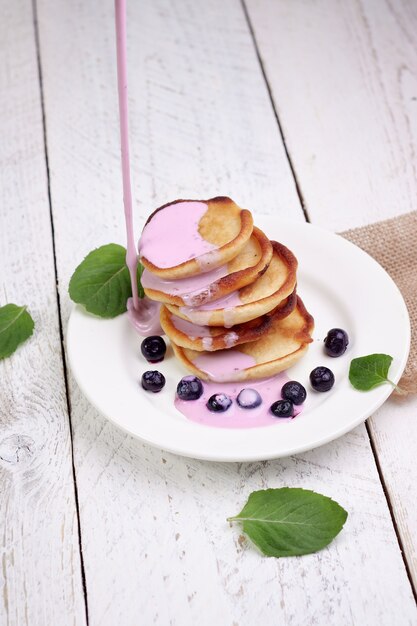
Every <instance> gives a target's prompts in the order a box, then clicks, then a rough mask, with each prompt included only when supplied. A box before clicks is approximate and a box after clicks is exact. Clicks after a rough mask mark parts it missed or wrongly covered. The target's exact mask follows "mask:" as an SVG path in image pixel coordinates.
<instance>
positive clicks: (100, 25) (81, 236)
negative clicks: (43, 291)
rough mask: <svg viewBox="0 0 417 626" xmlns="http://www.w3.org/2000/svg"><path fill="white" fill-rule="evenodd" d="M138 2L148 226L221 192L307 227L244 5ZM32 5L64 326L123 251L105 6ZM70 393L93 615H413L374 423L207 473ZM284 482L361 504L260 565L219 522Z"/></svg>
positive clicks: (139, 175) (384, 620) (360, 619)
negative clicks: (175, 202)
mask: <svg viewBox="0 0 417 626" xmlns="http://www.w3.org/2000/svg"><path fill="white" fill-rule="evenodd" d="M129 10H130V14H129V33H130V41H129V55H130V59H132V63H131V69H130V74H131V92H130V104H131V113H132V115H131V117H132V123H131V134H132V144H133V150H132V152H133V178H134V196H135V198H136V206H137V213H138V215H139V216H140V217H138V219H137V223H138V225H139V224H140V222H141V219H143V217H144V216H145V215H146V214H147V213H148V212H149V211H150V210H151V209H152V208H154V207H155V206H157V205H158V204H160V203H162V202H164V201H166V199H167V198H175V197H179V196H196V195H197V196H200V197H204V196H210V195H214V194H217V193H226V194H230V195H231V196H232V197H234V198H235V199H236V200H237V201H238V202H240V203H242V204H243V205H247V206H249V207H250V208H251V209H253V210H254V212H255V213H257V212H258V213H260V212H268V213H272V212H275V213H276V214H281V215H285V216H288V215H292V216H293V218H294V219H303V215H302V212H301V209H300V205H299V202H298V198H297V195H296V193H295V189H294V184H293V181H292V178H291V174H290V170H289V167H288V164H287V162H286V160H285V154H284V150H283V146H282V142H281V139H280V135H279V132H278V128H277V125H276V121H275V119H274V115H273V111H272V109H271V105H270V102H269V100H268V94H267V90H266V87H265V84H264V82H263V79H262V75H261V72H260V68H259V65H258V62H257V59H256V55H255V51H254V48H253V43H252V40H251V37H250V33H249V30H248V27H247V24H246V21H245V17H244V14H243V11H242V9H241V6H240V4H239V3H238V2H233V3H227V4H225V3H222V2H220V0H211V1H210V2H204V3H202V2H199V3H198V4H196V3H191V2H162V1H157V2H152V3H150V2H148V3H141V4H134V3H131V4H130V7H129ZM39 13H40V35H41V53H42V66H43V70H44V87H45V99H46V117H47V127H48V147H49V157H50V168H51V183H52V187H51V189H52V203H53V213H54V221H55V231H56V244H57V260H58V273H59V279H60V293H61V298H62V304H63V314H64V318H67V316H68V313H69V302H68V298H67V295H66V288H67V284H68V279H69V277H70V275H71V272H72V270H73V268H74V266H75V265H76V264H77V263H78V262H79V260H80V259H81V258H82V257H83V255H84V254H85V253H86V252H88V251H89V250H90V249H91V248H92V247H94V246H95V245H99V244H101V243H105V242H108V241H110V240H115V241H123V216H122V204H121V184H120V173H119V147H118V131H117V100H116V91H115V85H116V79H115V69H114V68H115V65H114V37H113V21H112V10H111V8H110V7H109V6H108V5H105V4H103V3H99V2H95V3H93V2H91V3H83V4H80V5H76V6H74V5H71V6H69V5H68V3H66V2H65V1H64V0H59V1H55V2H51V0H41V1H40V4H39ZM70 389H71V405H72V419H73V428H74V437H75V467H76V474H77V482H78V489H79V500H80V506H81V525H82V542H83V554H84V560H85V567H86V579H87V596H88V604H89V616H90V623H92V624H114V623H122V624H128V625H130V624H136V623H137V622H138V620H139V619H140V620H141V621H142V622H143V623H144V624H151V623H159V624H166V623H169V622H171V623H173V624H194V623H196V622H198V623H201V624H213V623H216V624H217V623H219V624H233V623H236V624H240V625H242V624H253V623H258V622H259V623H262V622H263V623H266V624H272V623H274V624H275V623H276V624H278V623H286V624H287V623H288V624H303V623H305V624H307V623H317V624H362V623H366V624H387V625H388V624H389V625H391V624H392V623H395V622H396V621H397V620H398V616H401V623H404V624H412V623H415V621H416V619H417V613H416V609H415V605H414V602H413V599H412V594H411V588H410V585H409V582H408V580H407V576H406V572H405V569H404V565H403V562H402V559H401V554H400V551H399V548H398V543H397V539H396V536H395V532H394V529H393V526H392V523H391V519H390V515H389V511H388V507H387V503H386V500H385V497H384V494H383V490H382V487H381V483H380V481H379V478H378V473H377V470H376V467H375V463H374V458H373V455H372V452H371V449H370V445H369V441H368V437H367V433H366V430H365V427H360V428H358V429H356V430H355V431H354V432H352V433H350V434H349V435H347V436H346V437H344V438H343V439H341V440H339V441H337V442H335V443H333V444H331V445H329V446H326V447H324V448H322V449H319V450H316V451H314V452H311V453H308V454H304V455H301V456H298V457H296V458H291V459H287V460H284V461H275V462H271V463H259V464H233V465H221V464H209V463H203V462H199V461H192V460H186V459H181V458H177V457H175V456H172V455H169V454H165V453H163V452H160V451H158V450H154V449H151V448H149V447H147V446H144V445H141V444H140V443H138V442H136V441H134V440H133V439H132V438H130V437H127V436H126V435H124V434H123V433H121V432H119V431H117V430H116V429H115V428H114V427H113V426H111V425H110V424H108V423H107V422H105V421H104V420H103V419H102V418H101V417H100V416H98V415H97V414H96V412H95V411H94V410H93V409H92V408H91V407H90V406H89V405H88V403H87V402H86V401H85V400H84V399H83V398H82V396H81V394H80V392H79V391H78V389H77V388H76V385H75V384H74V383H73V382H72V381H71V385H70ZM284 484H287V485H292V486H293V485H297V486H304V487H308V488H313V489H316V490H318V491H321V492H324V493H326V494H328V495H331V496H332V497H334V498H336V499H337V500H338V501H340V502H341V503H342V504H343V505H344V506H345V507H346V508H347V509H348V510H349V511H350V518H349V522H348V524H347V526H346V530H345V531H344V533H343V534H342V535H341V536H340V537H339V538H338V540H337V541H336V542H335V543H334V544H333V545H332V546H331V547H329V548H328V549H327V550H325V551H323V552H322V553H320V554H318V555H313V556H309V557H304V558H302V559H288V560H267V559H262V558H260V557H259V556H258V554H257V553H256V552H254V551H253V550H252V549H251V548H249V547H248V546H247V545H246V544H245V543H244V542H241V541H240V539H239V530H238V529H237V528H233V529H230V528H229V527H228V525H227V524H226V523H225V518H226V517H227V515H229V514H230V512H234V511H237V510H239V508H240V507H241V505H242V504H243V502H244V501H245V500H246V497H247V495H248V494H249V492H250V491H251V490H252V489H255V488H259V487H265V486H279V485H284Z"/></svg>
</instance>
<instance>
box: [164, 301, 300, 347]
mask: <svg viewBox="0 0 417 626" xmlns="http://www.w3.org/2000/svg"><path fill="white" fill-rule="evenodd" d="M296 302H297V296H296V295H295V292H294V293H292V294H291V295H290V296H289V297H288V298H286V300H284V301H283V302H282V303H281V304H280V305H279V306H278V307H277V308H276V309H274V310H273V311H271V312H270V313H267V314H266V315H262V316H261V317H258V318H257V319H255V320H252V321H250V322H245V323H244V324H238V325H237V326H233V327H232V328H231V329H227V328H223V327H221V326H211V327H210V326H197V325H196V324H193V323H192V322H187V321H185V320H183V319H181V318H180V317H176V316H175V315H173V314H172V313H171V311H169V309H167V307H165V306H163V307H162V308H161V313H160V322H161V326H162V328H163V331H164V333H165V334H166V335H167V336H168V337H169V339H170V340H171V341H173V342H174V343H175V344H176V345H177V346H181V347H182V348H188V349H190V350H197V351H199V352H201V351H203V350H206V351H208V352H213V351H215V350H226V349H228V348H231V347H233V346H237V345H239V344H241V343H247V342H249V341H256V340H257V339H259V338H260V337H261V336H262V335H263V334H264V333H266V332H268V330H269V329H270V327H271V324H272V322H273V320H277V319H283V318H284V317H287V316H288V315H289V314H290V313H291V312H292V311H293V310H294V308H295V305H296Z"/></svg>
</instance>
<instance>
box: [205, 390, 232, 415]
mask: <svg viewBox="0 0 417 626" xmlns="http://www.w3.org/2000/svg"><path fill="white" fill-rule="evenodd" d="M206 406H207V408H208V410H209V411H212V412H213V413H224V411H227V409H229V408H230V407H231V406H232V398H231V397H230V396H227V395H226V394H225V393H215V394H214V395H213V396H211V397H210V398H209V399H208V401H207V405H206Z"/></svg>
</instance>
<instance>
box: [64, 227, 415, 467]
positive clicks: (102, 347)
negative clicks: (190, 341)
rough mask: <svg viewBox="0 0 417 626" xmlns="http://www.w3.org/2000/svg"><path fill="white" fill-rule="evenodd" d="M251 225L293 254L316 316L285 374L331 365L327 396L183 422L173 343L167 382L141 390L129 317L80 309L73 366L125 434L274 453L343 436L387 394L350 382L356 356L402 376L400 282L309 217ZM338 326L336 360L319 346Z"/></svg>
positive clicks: (405, 322) (247, 457) (303, 376)
mask: <svg viewBox="0 0 417 626" xmlns="http://www.w3.org/2000/svg"><path fill="white" fill-rule="evenodd" d="M256 222H257V224H258V225H259V226H260V227H261V228H262V229H263V230H264V231H265V232H266V233H267V234H268V235H269V237H270V238H271V239H276V240H278V241H280V242H282V243H284V244H285V245H287V246H288V247H289V248H290V249H291V250H292V251H293V252H294V253H295V255H296V256H297V258H298V262H299V271H298V293H299V294H300V295H301V297H302V299H303V301H304V303H305V305H306V307H307V309H308V310H309V311H310V312H311V314H312V315H313V316H314V319H315V331H314V335H313V336H314V342H313V343H312V344H311V346H310V349H309V351H308V353H307V355H306V356H305V357H304V358H303V359H302V360H301V361H300V362H299V363H298V364H297V365H296V366H295V367H293V368H291V369H290V370H288V375H289V376H290V378H291V379H295V380H298V381H300V382H301V383H303V384H304V385H305V387H306V388H307V390H309V389H310V387H309V384H308V376H309V373H310V371H311V370H312V369H313V368H314V367H316V366H318V365H327V366H328V367H330V369H331V370H332V371H333V372H334V374H335V377H336V383H335V386H334V387H333V389H332V390H331V391H330V392H327V393H316V392H313V391H312V390H310V391H309V393H308V397H307V401H306V405H305V409H304V411H303V412H302V413H301V414H300V415H299V416H298V417H296V418H295V419H293V420H291V421H287V420H277V423H276V424H275V423H274V424H273V425H272V426H266V427H262V428H249V429H226V428H211V427H207V426H202V425H199V424H196V423H194V422H191V421H189V420H187V419H186V418H185V417H184V416H183V415H182V414H181V413H179V412H178V411H177V410H176V408H175V406H174V403H173V399H174V394H175V388H176V385H177V382H178V381H179V379H180V378H181V377H182V376H184V375H185V374H186V372H185V370H184V369H183V368H182V366H181V365H180V364H179V363H178V362H177V361H176V359H175V357H174V356H173V354H172V350H171V349H170V348H169V349H168V352H167V356H166V358H165V360H164V362H163V363H158V366H157V368H158V369H159V370H160V371H162V372H163V374H164V375H165V377H166V380H167V384H166V387H165V388H164V390H163V391H162V392H160V393H159V394H151V393H146V392H144V391H143V390H142V389H141V387H140V384H139V383H138V381H139V380H140V377H141V375H142V373H143V372H144V371H145V370H146V369H149V366H148V364H147V363H146V361H145V360H144V358H143V357H142V356H141V354H140V343H141V338H140V337H139V336H138V335H136V333H135V332H134V330H133V329H132V328H131V327H130V325H129V322H128V320H127V317H126V315H122V316H120V317H118V318H116V319H113V320H103V319H99V318H97V317H94V316H92V315H89V314H88V313H85V311H84V310H83V308H82V307H79V306H76V307H74V309H73V311H72V313H71V317H70V321H69V326H68V334H67V350H68V357H69V362H70V365H71V369H72V371H73V373H74V376H75V378H76V380H77V382H78V384H79V386H80V388H81V390H82V391H83V393H84V394H85V395H86V397H87V398H88V399H89V401H90V402H91V403H92V404H93V405H94V406H95V407H96V408H97V409H98V411H99V412H100V413H102V414H103V415H104V416H105V417H107V418H108V419H109V420H111V421H112V422H113V423H114V424H116V425H117V426H119V427H120V428H123V429H124V430H125V431H127V432H128V433H130V434H131V435H134V436H135V437H138V438H139V439H141V440H142V441H146V442H147V443H149V444H151V445H154V446H157V447H159V448H163V449H165V450H169V451H171V452H175V453H177V454H181V455H184V456H190V457H194V458H199V459H208V460H213V461H214V460H216V461H253V460H261V459H273V458H278V457H283V456H288V455H290V454H294V453H296V452H302V451H304V450H310V449H312V448H315V447H317V446H319V445H321V444H324V443H326V442H328V441H331V440H333V439H336V438H337V437H340V436H341V435H343V434H344V433H346V432H348V431H349V430H351V429H352V428H354V427H355V426H357V425H358V424H360V423H361V422H363V421H364V420H365V419H366V418H367V417H369V415H371V414H372V413H373V412H374V411H375V410H376V409H377V408H378V407H379V406H380V405H381V404H382V403H383V402H384V401H385V400H386V398H387V397H388V396H389V395H390V393H391V391H392V388H391V386H390V385H388V384H386V385H382V386H380V387H378V388H376V389H374V390H372V391H369V392H359V391H356V390H355V389H353V388H352V387H351V385H350V383H349V381H348V370H349V364H350V361H351V359H352V358H354V357H357V356H363V355H366V354H372V353H375V352H383V353H385V354H390V355H391V356H393V357H394V360H393V363H392V365H391V369H390V378H391V380H393V381H394V382H398V380H399V378H400V376H401V373H402V371H403V369H404V367H405V364H406V361H407V356H408V351H409V346H410V322H409V317H408V313H407V309H406V306H405V304H404V301H403V299H402V296H401V294H400V292H399V290H398V288H397V287H396V285H395V284H394V282H393V281H392V280H391V278H390V277H389V276H388V275H387V274H386V272H385V271H384V270H383V269H382V268H381V266H380V265H378V264H377V263H376V262H375V261H374V260H373V259H372V258H371V257H369V256H368V255H367V254H365V253H364V252H363V251H362V250H360V249H359V248H357V247H356V246H354V245H352V244H351V243H349V242H348V241H346V240H345V239H343V238H342V237H339V236H337V235H334V234H333V233H330V232H327V231H325V230H322V229H319V228H317V227H315V226H311V225H310V224H305V223H290V222H283V221H280V220H278V219H277V218H271V217H260V218H257V220H256ZM335 327H340V328H344V329H345V330H346V331H347V332H348V334H349V337H350V344H349V347H348V350H347V351H346V353H345V354H344V355H343V356H342V357H339V358H336V359H332V358H330V357H328V356H326V355H325V354H324V352H323V339H324V337H325V336H326V333H327V331H328V330H329V329H330V328H335Z"/></svg>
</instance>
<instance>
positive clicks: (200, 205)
mask: <svg viewBox="0 0 417 626" xmlns="http://www.w3.org/2000/svg"><path fill="white" fill-rule="evenodd" d="M206 211H207V204H206V203H205V202H195V201H190V202H177V203H175V204H170V205H168V206H166V207H165V208H163V209H161V210H160V211H157V213H155V215H154V216H153V217H152V219H151V220H150V222H148V224H146V226H145V227H144V229H143V232H142V237H141V238H140V241H139V254H140V256H143V257H146V258H147V259H148V261H150V262H151V263H153V264H154V265H156V266H157V267H160V268H167V267H174V266H176V265H180V264H181V263H184V262H185V261H189V260H190V259H195V258H198V261H199V262H200V265H201V270H202V271H206V272H207V271H209V270H211V269H212V268H213V266H214V267H215V266H217V265H218V252H217V246H215V245H214V244H212V243H210V242H208V241H206V240H205V239H203V237H202V236H201V235H200V233H199V232H198V225H199V222H200V220H201V218H202V217H203V215H204V213H205V212H206Z"/></svg>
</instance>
